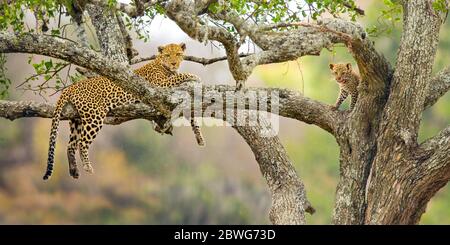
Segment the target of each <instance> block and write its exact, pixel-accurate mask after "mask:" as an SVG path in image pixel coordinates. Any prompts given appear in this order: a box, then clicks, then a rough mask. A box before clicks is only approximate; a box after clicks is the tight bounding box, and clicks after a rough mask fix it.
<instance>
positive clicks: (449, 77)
mask: <svg viewBox="0 0 450 245" xmlns="http://www.w3.org/2000/svg"><path fill="white" fill-rule="evenodd" d="M428 83H429V87H430V88H429V89H428V94H427V96H426V98H425V106H424V109H426V108H428V107H431V106H433V105H434V104H435V103H436V102H437V101H438V100H439V98H441V97H442V96H444V94H446V93H447V92H448V91H449V90H450V66H449V67H447V68H445V69H444V70H442V71H440V72H439V73H438V74H437V75H436V76H435V77H433V78H432V79H431V80H430V81H429V82H428Z"/></svg>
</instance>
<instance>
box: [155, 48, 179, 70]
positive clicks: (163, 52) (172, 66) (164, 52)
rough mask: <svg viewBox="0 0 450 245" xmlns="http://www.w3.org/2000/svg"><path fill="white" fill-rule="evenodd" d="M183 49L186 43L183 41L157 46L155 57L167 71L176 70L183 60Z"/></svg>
mask: <svg viewBox="0 0 450 245" xmlns="http://www.w3.org/2000/svg"><path fill="white" fill-rule="evenodd" d="M185 49H186V44H184V43H180V44H174V43H172V44H168V45H165V46H159V47H158V52H159V53H158V56H157V57H156V59H158V60H159V62H161V64H162V65H163V66H164V67H165V68H166V69H168V70H169V71H172V72H176V71H177V70H178V68H179V67H180V64H181V61H183V58H184V50H185Z"/></svg>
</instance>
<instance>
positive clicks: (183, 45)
mask: <svg viewBox="0 0 450 245" xmlns="http://www.w3.org/2000/svg"><path fill="white" fill-rule="evenodd" d="M180 47H181V49H183V51H184V50H186V44H185V43H180Z"/></svg>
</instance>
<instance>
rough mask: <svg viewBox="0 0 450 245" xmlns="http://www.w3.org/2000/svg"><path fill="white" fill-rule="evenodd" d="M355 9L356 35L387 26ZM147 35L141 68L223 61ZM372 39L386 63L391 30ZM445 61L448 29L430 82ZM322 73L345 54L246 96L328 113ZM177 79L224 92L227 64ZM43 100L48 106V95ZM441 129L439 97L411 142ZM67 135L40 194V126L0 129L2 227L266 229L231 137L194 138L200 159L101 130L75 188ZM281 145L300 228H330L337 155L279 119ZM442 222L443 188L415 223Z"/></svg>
mask: <svg viewBox="0 0 450 245" xmlns="http://www.w3.org/2000/svg"><path fill="white" fill-rule="evenodd" d="M362 2H364V3H362ZM358 3H360V5H361V6H362V7H363V8H365V9H366V14H367V15H366V16H365V17H363V18H361V19H359V21H361V22H362V23H363V24H364V25H365V26H366V27H371V26H374V25H380V26H383V25H385V26H386V25H387V26H388V24H383V23H380V19H379V18H378V17H379V12H375V11H371V10H373V9H382V8H383V5H382V3H381V1H359V2H358ZM152 26H153V29H152V39H151V40H150V44H149V43H142V42H141V41H139V40H136V48H137V49H138V50H139V51H140V54H141V55H142V56H148V55H150V54H154V53H155V51H156V47H157V46H158V45H161V44H166V43H170V42H181V41H184V42H186V43H187V45H188V49H187V54H188V55H196V56H201V57H216V56H220V55H223V51H220V50H217V49H214V48H212V47H211V46H210V45H203V44H199V43H196V42H194V41H192V40H189V39H188V38H187V37H186V36H185V35H184V34H183V33H182V32H181V30H179V29H177V27H176V26H175V25H174V24H173V23H171V22H170V21H169V20H163V19H160V20H158V21H154V23H153V24H152ZM168 30H174V31H168ZM162 33H164V34H162ZM168 33H171V35H168ZM372 39H373V40H374V41H375V45H376V47H377V48H378V50H379V51H380V52H382V53H383V54H385V56H386V57H387V58H388V59H389V60H390V61H391V63H394V61H395V55H396V49H397V47H398V42H399V39H400V32H399V27H396V28H394V29H393V30H392V32H389V33H384V34H382V35H380V36H378V37H373V38H372ZM249 48H251V47H250V46H249ZM244 51H245V50H244ZM449 52H450V21H447V22H446V24H445V26H444V28H443V30H442V32H441V44H440V47H439V53H438V56H437V59H436V62H435V63H436V64H435V72H436V71H439V70H440V69H442V68H443V67H444V66H445V65H450V59H449ZM7 57H8V63H7V67H8V73H7V75H8V77H9V78H11V79H12V81H13V85H12V88H14V87H15V86H16V85H17V84H19V83H20V82H21V81H23V79H24V78H25V77H27V76H29V75H30V74H31V72H32V68H27V67H26V61H27V57H28V56H27V55H19V54H14V55H8V56H7ZM34 59H39V57H34ZM330 62H352V63H353V64H354V62H353V61H352V59H351V56H349V55H348V51H347V50H346V48H344V47H336V48H334V50H332V51H328V50H323V51H322V54H321V56H320V57H303V58H301V59H299V60H297V61H292V62H288V63H283V64H272V65H265V66H260V67H258V68H257V69H255V71H254V73H253V75H252V77H251V78H250V79H249V82H248V83H247V86H270V87H285V88H290V89H293V90H298V91H301V92H303V93H304V94H305V95H306V96H308V97H311V98H314V99H316V100H319V101H322V102H324V103H329V104H332V103H334V101H335V99H336V97H337V94H338V86H337V85H336V83H335V82H334V80H333V78H332V76H331V74H330V72H329V71H328V63H330ZM353 66H354V67H356V65H355V64H354V65H353ZM181 70H182V71H190V72H193V73H196V74H199V76H200V77H202V80H203V81H204V83H206V84H217V83H226V84H233V83H234V82H233V81H232V78H231V76H230V74H229V71H228V69H227V65H226V63H225V62H221V63H216V64H214V65H211V66H207V67H203V66H201V65H198V64H193V63H189V62H184V64H183V66H182V69H181ZM10 94H11V95H10V97H9V99H10V100H20V99H23V100H37V101H42V100H43V99H42V98H41V97H38V96H35V95H33V94H32V93H28V92H25V93H23V92H21V91H15V90H14V89H11V91H10ZM47 99H48V100H49V101H51V102H54V101H55V100H56V99H57V95H55V96H48V97H47ZM346 106H348V103H347V104H346ZM449 122H450V95H449V94H447V95H446V96H444V97H443V98H442V99H441V100H440V101H439V102H438V103H437V104H436V105H435V106H433V107H432V108H431V109H428V110H427V111H426V112H425V113H424V115H423V125H422V127H421V131H420V139H421V140H423V139H426V138H428V137H430V136H432V135H434V134H435V133H436V132H438V131H439V130H440V129H442V128H444V127H445V126H447V125H448V124H449ZM67 128H68V123H67V122H62V123H61V125H60V134H59V138H58V142H57V151H56V166H55V171H54V175H53V177H52V178H51V179H50V181H47V182H44V181H42V179H41V177H42V174H43V173H44V170H45V163H46V159H47V158H46V156H47V148H48V136H49V131H50V120H49V119H41V118H31V119H19V120H16V121H14V122H11V121H8V120H6V119H0V223H4V224H54V223H56V224H74V223H81V224H123V223H125V224H269V220H268V209H269V207H270V203H271V200H270V194H269V192H268V189H267V186H266V184H265V182H264V179H263V177H262V176H261V173H260V171H259V168H258V165H257V163H256V161H255V159H254V156H253V155H252V152H251V150H250V148H249V147H248V145H246V144H245V142H244V141H243V139H242V138H241V137H240V136H239V135H238V134H237V133H236V132H235V131H234V130H233V129H232V128H230V127H206V126H204V127H202V130H203V132H204V136H205V139H206V142H207V146H206V147H205V148H199V147H197V145H196V143H195V139H194V136H193V134H192V132H191V130H190V127H176V128H175V129H174V136H161V135H159V134H157V133H155V132H154V131H153V130H152V126H151V125H150V123H149V122H147V121H144V120H135V121H131V122H127V123H124V124H122V125H119V126H105V127H104V129H103V130H102V131H100V134H99V136H98V138H97V139H96V141H95V142H94V144H93V146H92V147H91V150H90V154H91V159H92V161H93V164H94V168H95V171H96V172H95V174H94V175H87V174H85V173H84V172H82V173H81V177H80V179H79V180H73V179H72V178H71V177H70V176H69V174H68V166H67V158H66V146H67V141H68V129H67ZM279 136H280V138H281V140H282V142H283V144H284V146H285V147H286V149H287V152H288V154H289V157H290V158H291V160H292V162H293V163H294V164H295V167H296V169H297V172H298V173H299V175H300V176H301V178H302V179H303V181H304V183H305V186H306V189H307V194H308V198H309V200H310V201H311V203H312V204H313V206H314V207H315V208H316V210H317V212H316V213H315V214H314V215H312V216H310V215H308V216H307V219H308V223H310V224H329V223H330V222H331V216H332V210H333V202H334V194H335V188H336V184H337V180H338V176H339V162H338V157H339V149H338V146H337V144H336V142H335V140H334V138H333V137H332V136H330V135H329V134H328V133H326V132H324V131H323V130H321V129H319V128H317V127H315V126H310V125H306V124H304V123H302V122H298V121H295V120H291V119H285V118H280V133H279ZM77 157H78V156H77ZM449 210H450V187H449V186H448V185H447V186H446V187H444V188H443V189H442V190H441V191H439V192H438V193H437V195H436V196H435V197H434V198H433V199H432V201H431V202H430V203H429V205H428V207H427V211H426V213H425V214H424V215H423V217H422V220H421V223H422V224H450V212H449Z"/></svg>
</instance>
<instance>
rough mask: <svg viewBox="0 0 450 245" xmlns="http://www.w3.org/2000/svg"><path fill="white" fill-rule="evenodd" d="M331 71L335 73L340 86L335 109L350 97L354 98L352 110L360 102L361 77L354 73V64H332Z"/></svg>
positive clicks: (351, 104) (351, 105)
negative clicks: (359, 86) (359, 85)
mask: <svg viewBox="0 0 450 245" xmlns="http://www.w3.org/2000/svg"><path fill="white" fill-rule="evenodd" d="M330 70H331V72H332V73H333V75H334V77H335V79H336V82H337V83H338V84H339V97H338V99H337V101H336V104H335V105H334V108H335V109H339V106H340V105H341V104H342V102H344V100H345V99H346V98H347V97H348V95H350V96H351V97H352V99H351V103H350V110H353V108H354V107H355V104H356V101H357V100H358V84H359V82H360V81H361V78H360V76H359V75H358V74H357V73H356V72H355V71H353V69H352V64H350V63H347V64H342V63H340V64H330Z"/></svg>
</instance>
